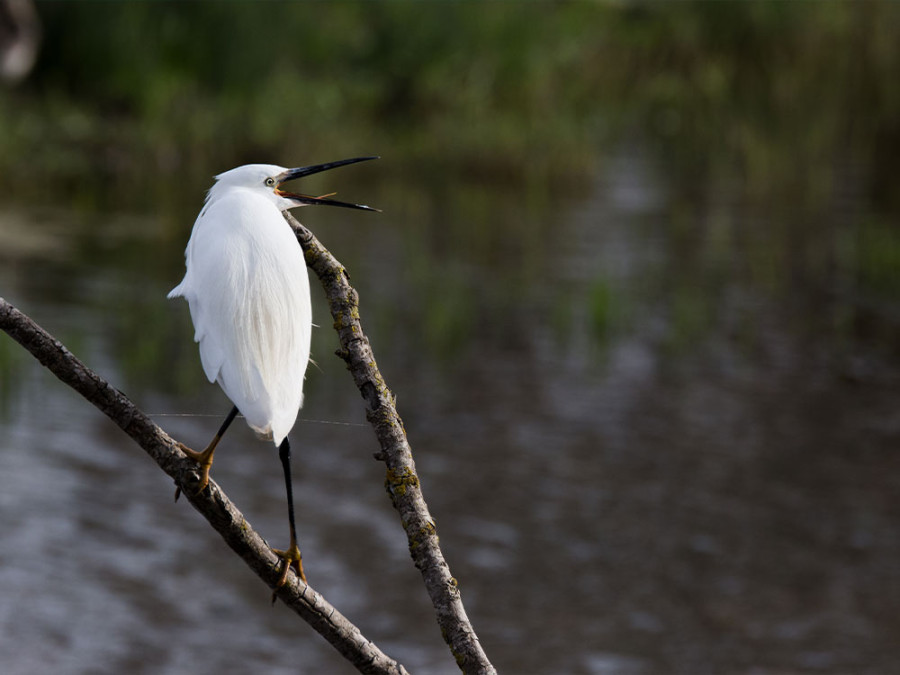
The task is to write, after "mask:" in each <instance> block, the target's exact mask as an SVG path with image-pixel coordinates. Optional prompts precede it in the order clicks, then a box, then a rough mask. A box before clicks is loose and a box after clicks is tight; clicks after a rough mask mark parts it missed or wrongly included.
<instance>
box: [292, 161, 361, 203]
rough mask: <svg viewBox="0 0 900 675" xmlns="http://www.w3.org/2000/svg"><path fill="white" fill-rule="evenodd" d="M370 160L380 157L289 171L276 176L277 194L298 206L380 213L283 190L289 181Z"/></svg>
mask: <svg viewBox="0 0 900 675" xmlns="http://www.w3.org/2000/svg"><path fill="white" fill-rule="evenodd" d="M370 159H378V157H354V158H353V159H342V160H339V161H337V162H327V163H326V164H314V165H313V166H301V167H298V168H296V169H288V170H287V171H283V172H282V173H280V174H278V175H277V176H275V180H276V181H277V184H276V186H275V194H276V195H278V196H279V197H284V198H286V199H292V200H294V201H295V202H297V206H301V205H305V204H325V205H327V206H343V207H346V208H348V209H362V210H363V211H378V209H373V208H372V207H371V206H364V205H363V204H350V203H348V202H339V201H338V200H336V199H329V198H328V195H326V196H324V197H310V196H309V195H301V194H297V193H295V192H287V191H286V190H282V189H281V184H282V183H286V182H287V181H289V180H294V179H296V178H303V177H304V176H311V175H312V174H314V173H321V172H322V171H328V170H329V169H336V168H337V167H339V166H344V165H345V164H356V162H366V161H368V160H370Z"/></svg>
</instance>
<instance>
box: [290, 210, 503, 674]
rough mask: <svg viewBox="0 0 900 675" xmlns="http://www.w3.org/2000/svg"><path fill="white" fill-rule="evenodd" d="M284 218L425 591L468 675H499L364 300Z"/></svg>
mask: <svg viewBox="0 0 900 675" xmlns="http://www.w3.org/2000/svg"><path fill="white" fill-rule="evenodd" d="M284 217H285V219H286V220H287V221H288V223H289V224H290V226H291V227H292V228H293V230H294V232H295V233H296V235H297V239H298V240H299V242H300V245H301V246H302V247H303V251H304V253H305V254H306V264H307V266H308V267H310V268H311V269H312V270H313V271H314V272H315V273H316V275H317V276H318V277H319V280H320V281H321V282H322V285H323V286H324V288H325V296H326V297H327V299H328V306H329V308H330V309H331V316H332V318H333V319H334V328H335V330H336V331H337V333H338V337H339V338H340V343H341V348H340V349H339V350H338V351H337V355H338V356H340V357H341V358H342V359H343V360H344V361H345V362H346V363H347V368H348V370H350V373H351V374H352V375H353V380H354V382H356V386H357V387H358V388H359V391H360V394H362V397H363V399H365V402H366V418H367V419H368V420H369V423H370V424H371V425H372V427H373V428H374V429H375V435H376V436H377V437H378V442H379V444H380V445H381V452H380V453H379V454H378V455H377V456H376V457H377V459H380V460H382V461H383V462H384V463H385V465H386V466H387V472H386V478H385V487H386V488H387V490H388V493H389V494H390V496H391V502H392V503H393V505H394V508H395V509H397V511H398V512H399V513H400V520H401V522H402V523H403V529H404V530H405V531H406V536H407V539H408V541H409V552H410V555H411V556H412V559H413V561H414V562H415V565H416V567H417V568H418V569H419V571H420V572H421V573H422V579H423V580H424V581H425V587H426V589H427V590H428V595H429V596H430V597H431V602H432V604H433V605H434V609H435V612H436V614H437V622H438V625H439V626H440V629H441V634H442V635H443V636H444V640H445V641H446V642H447V645H448V646H449V647H450V651H451V653H452V654H453V656H454V658H455V659H456V662H457V664H458V665H459V667H460V669H461V670H462V671H463V672H464V673H467V674H468V673H472V674H474V673H478V674H479V675H482V674H483V675H488V674H493V675H495V674H496V672H497V671H496V670H495V669H494V667H493V666H492V665H491V662H490V661H488V658H487V655H486V654H485V652H484V649H482V647H481V643H480V642H479V641H478V636H477V635H476V634H475V630H474V629H473V628H472V624H471V623H470V622H469V618H468V617H467V616H466V610H465V608H464V607H463V603H462V598H461V597H460V594H459V588H458V586H457V583H456V579H454V578H453V577H452V576H451V575H450V569H449V567H448V566H447V563H446V561H445V560H444V555H443V553H441V549H440V546H439V545H438V536H437V532H436V531H435V527H434V520H433V519H432V518H431V515H430V514H429V512H428V506H427V505H426V504H425V499H424V497H423V496H422V488H421V486H420V484H419V477H418V475H417V474H416V465H415V463H414V462H413V457H412V451H411V449H410V446H409V441H408V440H407V438H406V431H405V429H404V428H403V422H402V420H401V419H400V416H399V415H398V414H397V408H396V400H395V398H394V395H393V394H392V393H391V391H390V390H389V389H388V387H387V385H386V384H385V382H384V378H383V377H382V375H381V372H379V370H378V366H377V365H376V364H375V356H374V354H373V353H372V348H371V346H370V345H369V339H368V338H367V337H366V335H365V333H364V332H363V329H362V324H361V323H360V319H359V295H358V293H357V292H356V290H355V289H354V288H353V287H352V286H351V285H350V280H349V277H348V275H347V272H346V270H345V269H344V267H343V266H342V265H341V264H340V263H339V262H338V261H337V260H336V259H335V258H334V256H332V255H331V253H329V252H328V251H327V250H326V249H325V247H324V246H322V244H321V243H319V240H318V239H316V238H315V236H314V235H313V234H312V232H310V231H309V230H308V229H306V228H305V227H304V226H303V225H301V224H300V223H299V222H298V221H297V219H296V218H294V217H293V216H292V215H291V214H290V213H288V212H285V213H284Z"/></svg>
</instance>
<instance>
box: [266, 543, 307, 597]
mask: <svg viewBox="0 0 900 675" xmlns="http://www.w3.org/2000/svg"><path fill="white" fill-rule="evenodd" d="M272 553H274V554H275V555H277V556H278V557H279V558H281V559H282V560H283V561H284V565H283V566H282V568H281V576H280V577H278V583H277V584H275V588H281V587H282V586H284V584H285V582H286V581H287V575H288V570H289V569H290V568H291V567H292V566H293V568H294V569H295V570H296V571H297V575H298V576H299V577H300V579H301V580H302V581H303V583H304V584H305V583H307V581H306V575H305V574H304V573H303V556H302V555H301V554H300V548H299V547H298V546H297V543H296V542H293V543H291V546H290V547H289V548H288V549H287V550H286V551H280V550H279V549H277V548H273V549H272Z"/></svg>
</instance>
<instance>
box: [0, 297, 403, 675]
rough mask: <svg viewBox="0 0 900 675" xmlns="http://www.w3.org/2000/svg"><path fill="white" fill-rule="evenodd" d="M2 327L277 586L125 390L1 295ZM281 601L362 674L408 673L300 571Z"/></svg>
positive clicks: (268, 553)
mask: <svg viewBox="0 0 900 675" xmlns="http://www.w3.org/2000/svg"><path fill="white" fill-rule="evenodd" d="M0 328H2V329H3V330H4V331H6V332H7V333H8V334H9V335H10V337H12V338H13V339H14V340H15V341H16V342H18V343H19V344H21V345H22V346H23V347H25V349H27V350H28V351H29V352H31V354H32V355H33V356H34V357H35V358H36V359H37V360H38V361H40V362H41V363H42V364H43V365H44V366H45V367H46V368H48V369H49V370H50V371H51V372H52V373H53V374H54V375H56V376H57V377H58V378H59V379H60V380H62V381H63V382H64V383H65V384H67V385H69V386H70V387H72V388H73V389H74V390H75V391H77V392H78V393H79V394H81V395H82V396H83V397H84V398H86V399H87V400H88V401H89V402H90V403H92V404H93V405H94V406H96V407H97V408H98V409H100V410H101V411H102V412H103V413H104V414H105V415H107V417H109V418H110V419H111V420H112V421H113V422H115V423H116V424H117V425H119V426H120V427H121V428H122V429H123V430H124V431H125V433H127V434H128V435H129V436H131V438H132V439H134V441H135V442H136V443H137V444H138V445H140V446H141V448H143V449H144V450H145V451H146V452H147V454H149V455H150V456H151V457H152V458H153V459H154V461H155V462H156V463H157V464H158V465H159V466H160V468H161V469H162V470H163V471H165V472H166V473H167V474H168V475H169V476H171V477H172V478H173V479H175V483H176V485H178V486H179V487H180V488H182V491H183V493H184V495H185V496H186V497H187V499H188V500H189V501H190V503H191V504H192V505H193V506H194V508H195V509H197V511H199V512H200V513H201V515H203V517H204V518H206V519H207V520H208V521H209V523H210V525H212V526H213V528H214V529H215V530H216V531H217V532H218V533H219V534H220V535H221V536H222V538H223V539H224V540H225V542H226V543H227V544H228V545H229V546H230V547H231V549H232V550H233V551H234V552H235V553H237V554H238V555H239V556H240V557H241V558H242V559H243V560H244V562H245V563H247V565H248V566H249V567H250V568H251V569H252V570H253V571H254V572H256V574H257V576H259V577H260V578H261V579H262V580H263V581H264V582H265V583H266V584H268V585H269V587H270V588H274V587H275V585H276V583H277V582H278V578H279V567H280V560H279V559H278V558H277V557H276V556H275V554H274V553H272V550H271V549H270V548H269V547H268V546H267V545H266V543H265V541H264V540H263V538H262V537H261V536H260V535H259V534H258V533H257V532H256V531H255V530H253V528H252V527H250V524H249V523H247V521H246V520H245V519H244V516H243V515H241V512H240V511H238V509H237V507H236V506H235V505H234V504H233V503H232V502H231V500H230V499H228V497H227V496H226V495H225V493H224V492H223V491H222V490H221V488H219V486H218V485H216V484H215V482H214V481H210V483H209V485H210V489H209V490H204V491H203V492H202V493H197V489H196V488H197V482H198V475H197V466H196V464H195V463H194V462H193V461H191V460H189V459H188V458H187V457H186V456H185V455H184V454H183V453H181V452H180V451H179V450H178V443H177V442H176V441H175V440H173V439H172V438H171V437H170V436H169V435H168V434H166V432H164V431H163V430H162V429H160V428H159V427H158V426H157V425H156V424H154V423H153V421H151V420H150V418H149V417H147V415H145V414H144V413H143V412H142V411H141V410H139V409H138V408H137V406H135V405H134V403H132V402H131V401H130V400H129V399H128V397H126V396H125V395H124V394H123V393H122V392H120V391H119V390H118V389H116V388H115V387H113V386H111V385H110V384H109V383H108V382H106V381H105V380H104V379H103V378H102V377H100V376H99V375H97V374H96V373H94V372H93V371H91V370H90V369H89V368H87V367H86V366H85V365H84V364H83V363H82V362H81V361H79V360H78V359H77V358H76V357H75V356H73V355H72V353H71V352H70V351H69V350H68V349H66V348H65V347H64V346H63V345H62V343H61V342H59V341H58V340H56V339H55V338H54V337H53V336H52V335H50V334H49V333H47V332H46V331H45V330H44V329H43V328H41V327H40V326H38V325H37V324H36V323H35V322H34V321H32V320H31V319H30V318H29V317H27V316H26V315H25V314H23V313H22V312H20V311H19V310H17V309H16V308H15V307H13V306H12V305H11V304H9V303H8V302H7V301H6V300H4V299H3V298H0ZM278 597H279V598H280V599H281V600H282V601H283V602H284V603H285V604H286V605H287V606H288V607H289V608H291V609H292V610H293V611H294V612H296V613H297V614H298V615H300V616H301V617H302V618H303V619H304V620H305V621H306V622H307V623H309V624H310V625H311V626H312V627H313V628H314V629H315V630H316V631H317V632H318V633H319V634H320V635H321V636H322V637H324V638H325V639H326V640H328V642H329V643H331V645H332V646H333V647H334V648H335V649H337V650H338V651H339V652H340V653H341V654H342V655H343V656H344V657H345V658H346V659H347V660H348V661H350V662H351V663H352V664H353V665H354V666H355V667H356V668H357V669H358V670H359V671H360V672H362V673H373V674H376V673H377V674H379V675H389V674H390V675H408V673H407V671H406V669H405V668H404V667H403V666H402V665H400V664H399V663H397V662H396V661H394V660H393V659H391V658H390V657H388V656H387V655H385V654H384V653H383V652H382V651H381V650H380V649H379V648H378V647H377V646H376V645H375V644H374V643H372V642H371V641H369V640H368V639H367V638H366V637H365V636H364V635H363V634H362V633H361V632H360V630H359V628H357V627H356V626H354V625H353V624H352V623H350V621H349V620H347V619H346V618H345V617H344V616H343V615H342V614H340V613H339V612H338V611H337V610H336V609H335V608H334V607H333V606H332V605H330V604H329V603H328V602H327V601H326V600H325V598H323V597H322V596H321V595H320V594H319V593H317V592H315V591H314V590H313V589H312V588H311V587H310V586H308V585H306V584H304V583H303V582H302V581H300V580H299V579H298V578H297V576H296V575H295V574H291V575H289V577H288V581H287V583H285V584H284V586H282V587H281V588H280V589H279V590H278Z"/></svg>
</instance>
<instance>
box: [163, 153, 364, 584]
mask: <svg viewBox="0 0 900 675" xmlns="http://www.w3.org/2000/svg"><path fill="white" fill-rule="evenodd" d="M367 159H375V158H374V157H356V158H354V159H344V160H341V161H339V162H330V163H328V164H318V165H315V166H307V167H300V168H297V169H285V168H284V167H281V166H275V165H274V164H248V165H247V166H239V167H238V168H236V169H232V170H231V171H226V172H225V173H223V174H220V175H218V176H216V183H215V185H213V187H212V188H211V189H210V191H209V194H208V195H207V196H206V203H205V204H204V206H203V209H201V211H200V215H199V216H197V220H196V221H195V222H194V229H193V231H192V232H191V238H190V241H188V245H187V249H186V250H185V252H184V261H185V266H186V267H187V271H186V272H185V274H184V279H182V281H181V283H180V284H178V285H177V286H176V287H175V288H173V289H172V290H171V292H170V293H169V297H170V298H176V297H179V296H180V297H183V298H185V299H186V300H187V301H188V305H189V307H190V310H191V319H192V320H193V322H194V339H195V340H196V341H197V342H199V343H200V360H201V362H202V363H203V371H204V372H205V373H206V377H208V378H209V381H210V382H218V383H219V386H221V387H222V390H223V391H224V392H225V394H226V395H227V396H228V398H230V399H231V402H232V403H234V406H235V407H234V408H232V410H231V412H230V413H229V414H228V416H227V417H226V418H225V421H224V422H223V423H222V426H221V427H220V428H219V431H218V432H217V433H216V435H215V436H214V437H213V439H212V441H210V443H209V445H207V446H206V449H205V450H203V451H201V452H196V451H194V450H191V449H190V448H188V447H187V446H184V445H181V446H180V447H181V450H182V451H183V452H184V453H185V454H186V455H187V456H188V457H190V458H191V459H193V460H194V461H195V462H197V464H198V466H199V478H200V480H199V489H200V490H201V491H202V490H204V489H205V488H206V486H207V485H208V484H209V469H210V467H211V466H212V462H213V454H214V453H215V449H216V446H217V445H218V443H219V441H220V440H221V438H222V435H223V434H224V433H225V431H226V430H227V429H228V426H229V425H230V424H231V422H232V420H234V417H235V415H236V414H237V412H238V410H240V412H242V413H243V414H244V417H245V418H246V420H247V423H248V424H249V425H250V427H251V428H252V429H253V430H254V431H256V432H257V433H258V434H259V435H261V436H263V437H265V438H267V439H270V440H272V441H274V443H275V445H276V446H277V447H278V455H279V457H280V458H281V465H282V468H283V469H284V482H285V488H286V491H287V502H288V522H289V524H290V531H291V540H290V545H289V546H288V548H286V549H284V550H283V551H281V550H278V549H272V550H273V551H275V553H276V554H277V555H278V556H279V557H281V558H282V559H283V560H284V561H285V565H284V568H283V570H282V572H281V577H280V579H279V581H278V586H281V585H282V584H283V583H284V582H285V579H286V578H287V573H288V569H290V567H291V566H292V565H293V566H294V567H296V569H297V573H298V574H299V575H300V578H301V579H303V580H304V581H305V580H306V577H305V575H304V573H303V562H302V556H301V554H300V548H299V547H298V546H297V533H296V530H295V526H294V498H293V490H292V488H291V447H290V443H289V442H288V439H287V435H288V432H290V430H291V428H292V427H293V426H294V422H296V421H297V414H298V412H299V411H300V406H301V405H302V404H303V376H304V375H305V373H306V366H307V364H308V363H309V344H310V338H311V332H312V307H311V302H310V297H309V277H307V273H306V263H305V261H304V259H303V250H302V249H301V248H300V244H299V243H298V241H297V237H296V236H295V235H294V232H293V230H292V229H291V228H290V226H289V225H288V224H287V221H286V220H285V219H284V216H283V215H282V211H285V210H287V209H290V208H293V207H295V206H305V205H307V204H326V205H330V206H345V207H349V208H354V209H365V210H370V211H372V210H375V209H370V208H369V207H368V206H360V205H359V204H348V203H345V202H339V201H336V200H334V199H329V198H328V197H327V196H325V197H310V196H308V195H302V194H297V193H293V192H286V191H284V190H282V189H281V184H282V183H284V182H285V181H288V180H293V179H296V178H302V177H303V176H309V175H310V174H314V173H319V172H320V171H327V170H328V169H333V168H335V167H338V166H344V165H345V164H353V163H355V162H362V161H365V160H367ZM180 493H181V488H180V487H179V488H178V491H176V493H175V498H176V499H177V498H178V495H179V494H180Z"/></svg>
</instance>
